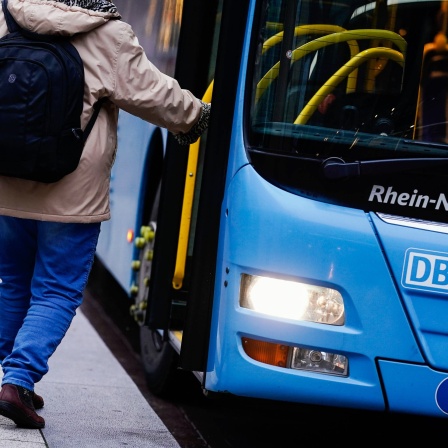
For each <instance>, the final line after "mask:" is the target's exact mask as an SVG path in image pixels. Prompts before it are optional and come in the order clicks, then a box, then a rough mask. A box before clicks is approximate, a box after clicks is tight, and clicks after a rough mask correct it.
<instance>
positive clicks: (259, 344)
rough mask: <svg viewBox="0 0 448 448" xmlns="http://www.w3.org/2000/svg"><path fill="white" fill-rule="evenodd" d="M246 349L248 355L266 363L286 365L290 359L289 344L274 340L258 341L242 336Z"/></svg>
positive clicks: (279, 365) (278, 365)
mask: <svg viewBox="0 0 448 448" xmlns="http://www.w3.org/2000/svg"><path fill="white" fill-rule="evenodd" d="M241 340H242V342H243V348H244V351H245V352H246V354H247V355H248V356H250V357H251V358H252V359H255V360H256V361H259V362H262V363H264V364H270V365H272V366H277V367H286V363H287V361H288V346H287V345H284V344H273V343H272V342H264V341H257V340H255V339H249V338H242V339H241Z"/></svg>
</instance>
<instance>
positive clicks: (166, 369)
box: [140, 326, 178, 397]
mask: <svg viewBox="0 0 448 448" xmlns="http://www.w3.org/2000/svg"><path fill="white" fill-rule="evenodd" d="M140 350H141V357H142V363H143V367H144V370H145V378H146V384H147V386H148V388H149V390H150V391H151V392H152V393H154V394H155V395H158V396H160V397H166V396H168V395H169V394H170V392H172V391H173V388H174V387H175V384H176V382H177V378H176V377H177V375H176V373H177V371H176V370H177V369H176V367H177V359H178V355H177V353H176V352H175V351H174V349H173V348H172V347H171V345H170V343H169V341H167V340H163V337H162V335H161V333H160V332H159V331H154V330H150V329H149V328H148V327H146V326H142V327H140Z"/></svg>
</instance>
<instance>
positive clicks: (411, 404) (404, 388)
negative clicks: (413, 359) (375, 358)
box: [379, 361, 448, 417]
mask: <svg viewBox="0 0 448 448" xmlns="http://www.w3.org/2000/svg"><path fill="white" fill-rule="evenodd" d="M379 367H380V370H381V375H382V377H383V380H384V388H385V393H386V395H387V401H388V404H389V409H390V410H391V411H393V412H407V413H408V412H413V413H417V414H419V413H420V414H424V415H433V416H436V417H441V416H444V415H445V416H446V415H448V374H447V373H446V372H437V371H435V370H432V369H431V368H430V367H427V366H422V365H412V364H404V363H397V362H393V361H380V362H379Z"/></svg>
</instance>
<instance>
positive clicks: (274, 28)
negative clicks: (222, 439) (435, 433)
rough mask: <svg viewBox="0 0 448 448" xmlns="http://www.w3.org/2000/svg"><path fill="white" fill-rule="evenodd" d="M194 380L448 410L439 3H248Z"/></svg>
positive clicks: (394, 407)
mask: <svg viewBox="0 0 448 448" xmlns="http://www.w3.org/2000/svg"><path fill="white" fill-rule="evenodd" d="M251 8H253V9H252V11H253V13H254V14H253V17H252V19H251V20H250V21H249V23H248V29H250V33H249V34H250V39H248V40H247V42H246V44H245V47H244V50H243V55H242V60H243V61H244V62H243V63H242V69H241V76H242V77H244V78H245V84H244V83H243V84H242V85H241V86H240V88H239V89H238V92H237V98H236V102H235V104H236V106H235V116H234V126H233V133H232V137H231V145H232V146H231V147H232V149H231V152H230V156H229V157H230V158H229V164H228V166H229V168H228V172H227V178H226V179H227V180H226V190H225V195H224V201H223V204H222V210H221V224H220V229H221V230H220V243H219V251H218V257H217V260H218V265H217V269H216V272H217V274H216V281H215V291H214V303H213V313H212V328H211V337H210V346H209V355H208V365H207V371H206V375H205V380H204V387H205V389H208V390H211V391H220V392H223V391H226V392H230V393H232V394H236V395H245V396H254V397H259V398H267V399H275V400H285V401H293V402H304V403H314V404H324V405H330V406H342V407H352V408H362V409H370V410H378V411H382V410H390V411H392V412H406V413H417V414H423V415H429V416H444V415H446V414H447V413H448V350H447V347H448V325H447V323H446V316H447V315H448V294H447V292H448V157H447V156H448V153H447V149H448V146H447V144H448V134H447V133H448V130H447V106H448V103H447V90H448V45H447V39H446V32H447V29H446V28H447V15H448V12H447V11H448V7H447V2H443V1H442V2H440V1H438V2H435V1H414V0H407V1H406V0H378V1H373V2H367V3H366V2H365V1H360V0H338V1H319V2H317V1H314V0H308V1H291V0H265V1H259V2H253V4H252V6H251Z"/></svg>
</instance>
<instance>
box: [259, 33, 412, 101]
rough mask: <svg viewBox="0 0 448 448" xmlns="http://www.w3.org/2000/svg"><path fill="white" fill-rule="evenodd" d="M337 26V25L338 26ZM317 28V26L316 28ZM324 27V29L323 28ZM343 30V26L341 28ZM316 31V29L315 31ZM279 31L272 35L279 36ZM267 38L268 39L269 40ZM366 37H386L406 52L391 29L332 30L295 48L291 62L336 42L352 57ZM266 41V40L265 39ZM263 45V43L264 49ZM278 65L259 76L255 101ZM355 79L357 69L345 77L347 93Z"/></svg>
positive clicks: (399, 37) (273, 77)
mask: <svg viewBox="0 0 448 448" xmlns="http://www.w3.org/2000/svg"><path fill="white" fill-rule="evenodd" d="M320 26H322V25H316V27H320ZM338 28H339V27H338ZM316 29H318V28H316ZM325 29H327V28H325ZM325 29H324V30H325ZM342 30H343V28H342ZM315 32H316V31H315ZM280 34H281V33H279V34H278V35H276V36H273V37H272V38H270V39H273V38H274V37H277V36H279V35H280ZM270 39H268V41H269V40H270ZM367 39H369V40H370V39H383V40H384V39H387V40H390V41H392V42H393V43H394V44H395V45H396V46H397V48H398V49H399V50H400V51H401V52H402V53H403V54H406V47H407V43H406V40H405V39H403V38H402V37H401V36H400V35H399V34H397V33H394V32H393V31H388V30H376V29H373V30H371V29H359V30H343V31H340V32H334V33H332V34H327V35H325V36H323V37H319V38H317V39H315V40H313V41H311V42H307V43H306V44H304V45H301V46H300V47H298V48H296V49H295V50H294V51H293V52H292V55H291V63H292V64H293V63H295V62H297V61H298V60H300V59H301V58H302V57H303V56H305V55H307V54H309V53H311V52H313V51H317V50H319V49H321V48H324V47H326V46H328V45H333V44H337V43H340V42H347V43H348V45H349V48H350V57H351V58H353V57H354V56H355V55H356V54H358V52H359V46H358V43H357V41H358V40H367ZM266 42H267V41H266ZM264 47H265V45H263V50H264ZM380 48H382V47H380ZM279 67H280V62H277V63H276V64H275V65H274V66H273V67H272V68H271V69H270V70H269V71H268V72H266V74H265V75H264V76H263V78H261V80H260V81H259V82H258V84H257V92H256V96H255V101H256V102H257V101H258V100H259V98H260V97H261V96H262V95H263V93H264V92H265V90H266V89H267V88H268V87H269V85H270V84H271V82H272V81H273V80H274V79H275V78H277V76H278V70H279ZM356 80H357V69H355V70H353V72H352V73H350V75H349V76H348V79H347V93H351V92H354V91H355V90H356Z"/></svg>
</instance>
